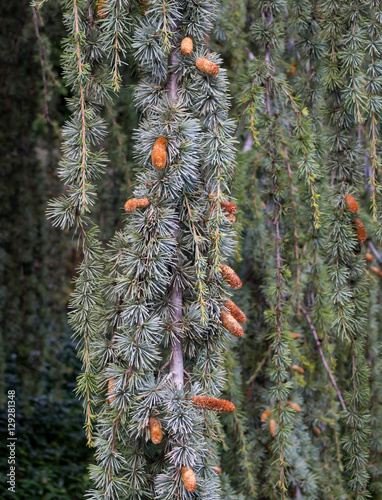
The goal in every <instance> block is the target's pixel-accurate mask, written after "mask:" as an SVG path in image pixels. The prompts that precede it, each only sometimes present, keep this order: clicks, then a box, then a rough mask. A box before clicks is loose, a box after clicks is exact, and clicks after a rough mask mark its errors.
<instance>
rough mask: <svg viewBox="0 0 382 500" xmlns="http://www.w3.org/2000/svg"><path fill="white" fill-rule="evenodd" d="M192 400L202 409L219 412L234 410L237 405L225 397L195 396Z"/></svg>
mask: <svg viewBox="0 0 382 500" xmlns="http://www.w3.org/2000/svg"><path fill="white" fill-rule="evenodd" d="M192 402H193V403H194V405H195V406H196V407H197V408H200V409H202V410H212V411H217V412H219V413H230V412H231V411H234V409H235V405H234V404H233V403H231V401H227V400H225V399H217V398H210V397H208V396H194V397H193V398H192Z"/></svg>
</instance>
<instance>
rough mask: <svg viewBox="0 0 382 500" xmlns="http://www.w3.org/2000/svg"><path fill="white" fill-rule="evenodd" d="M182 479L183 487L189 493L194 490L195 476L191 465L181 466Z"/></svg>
mask: <svg viewBox="0 0 382 500" xmlns="http://www.w3.org/2000/svg"><path fill="white" fill-rule="evenodd" d="M182 480H183V484H184V487H185V488H186V490H187V491H188V492H189V493H193V492H194V491H195V490H196V477H195V474H194V471H193V470H192V469H191V467H184V466H183V467H182Z"/></svg>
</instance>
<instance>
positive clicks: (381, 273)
mask: <svg viewBox="0 0 382 500" xmlns="http://www.w3.org/2000/svg"><path fill="white" fill-rule="evenodd" d="M370 272H371V273H373V274H375V275H376V276H379V277H380V278H382V271H381V270H380V269H378V267H375V266H370Z"/></svg>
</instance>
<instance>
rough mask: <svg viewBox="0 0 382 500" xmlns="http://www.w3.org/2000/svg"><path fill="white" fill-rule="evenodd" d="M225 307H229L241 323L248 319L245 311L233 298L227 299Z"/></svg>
mask: <svg viewBox="0 0 382 500" xmlns="http://www.w3.org/2000/svg"><path fill="white" fill-rule="evenodd" d="M224 307H225V308H226V309H228V311H229V312H230V313H231V314H232V316H233V317H234V318H235V319H237V321H239V322H240V323H245V322H246V321H247V318H246V316H245V314H244V313H243V311H242V310H241V309H240V307H238V306H237V305H236V304H235V302H233V301H232V300H231V299H228V300H227V302H226V303H225V304H224Z"/></svg>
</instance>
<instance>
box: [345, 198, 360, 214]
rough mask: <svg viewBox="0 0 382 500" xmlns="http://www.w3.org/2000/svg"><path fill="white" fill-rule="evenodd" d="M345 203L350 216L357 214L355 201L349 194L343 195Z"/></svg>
mask: <svg viewBox="0 0 382 500" xmlns="http://www.w3.org/2000/svg"><path fill="white" fill-rule="evenodd" d="M344 198H345V203H346V205H347V207H348V209H349V210H350V212H351V213H352V214H356V213H357V212H358V203H357V202H356V201H355V199H354V198H353V196H352V195H351V194H345V196H344Z"/></svg>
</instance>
